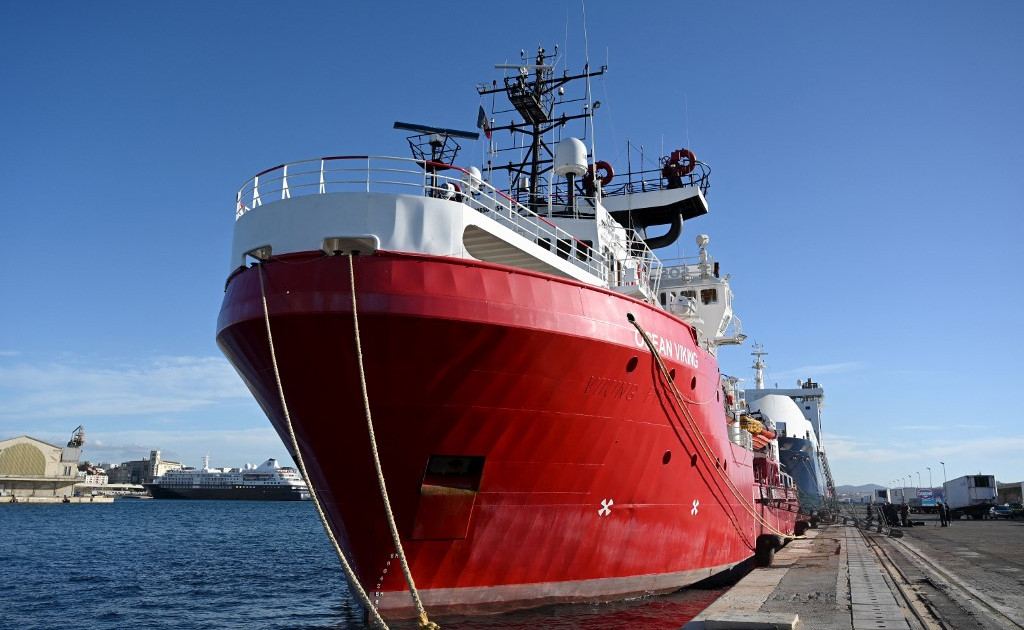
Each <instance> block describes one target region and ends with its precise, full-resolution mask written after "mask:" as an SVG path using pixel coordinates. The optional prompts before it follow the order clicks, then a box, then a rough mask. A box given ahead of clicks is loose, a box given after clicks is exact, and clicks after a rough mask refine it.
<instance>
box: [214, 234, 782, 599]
mask: <svg viewBox="0 0 1024 630" xmlns="http://www.w3.org/2000/svg"><path fill="white" fill-rule="evenodd" d="M353 260H354V266H355V285H356V295H357V298H356V300H357V304H356V306H357V309H358V325H359V330H360V340H361V343H362V353H363V362H364V368H365V379H366V388H367V393H368V400H369V407H370V409H371V411H372V418H373V426H374V431H375V434H376V437H377V442H378V447H379V452H380V459H381V465H382V468H383V472H384V477H385V479H386V483H387V489H388V493H389V495H390V500H391V504H392V509H393V512H394V517H395V521H396V523H397V528H398V532H399V534H400V536H401V539H402V544H403V547H404V549H405V553H406V555H407V557H408V560H409V563H410V566H411V571H412V575H413V577H414V579H415V581H416V586H417V588H418V589H419V592H420V596H421V597H422V599H423V602H424V604H425V605H426V608H427V610H428V611H431V612H435V611H445V612H474V611H483V610H502V609H512V608H518V607H526V606H533V605H539V604H544V603H552V602H566V601H580V600H600V599H610V598H616V597H625V596H631V595H637V594H642V593H654V592H665V591H670V590H674V589H677V588H680V587H682V586H685V585H688V584H692V583H694V582H697V581H699V580H701V579H704V578H707V577H709V576H712V575H714V574H716V573H719V572H721V571H724V570H727V569H729V568H731V567H734V566H735V565H737V564H739V563H741V562H743V561H745V560H747V559H749V558H750V557H751V556H752V555H753V554H754V549H755V546H756V545H757V544H758V541H759V539H760V538H761V537H762V536H764V535H769V534H771V533H773V530H779V531H782V532H784V533H787V534H788V533H790V532H792V531H793V526H794V519H795V512H796V507H795V493H792V491H790V492H791V494H792V495H793V496H792V497H790V499H791V500H788V499H787V498H786V497H787V495H785V494H782V495H781V496H782V497H783V498H782V499H781V500H780V499H779V497H780V494H779V490H778V489H775V490H774V494H773V493H772V491H770V490H769V489H768V488H767V487H765V486H763V485H761V484H758V483H755V465H754V455H753V454H752V453H751V451H749V450H747V449H745V448H742V447H740V446H737V445H735V444H733V443H732V442H730V440H729V438H728V431H727V422H726V416H725V412H724V408H723V403H722V401H721V396H722V394H721V384H720V376H719V372H718V367H717V364H716V361H715V359H714V358H713V357H712V356H710V355H709V354H707V353H706V352H705V351H703V350H702V349H700V348H699V347H698V346H697V344H696V340H695V337H694V334H693V332H692V331H691V329H690V328H689V327H688V326H687V325H686V324H685V323H683V322H682V321H680V320H679V319H677V318H675V317H673V316H672V315H670V314H667V313H665V312H664V311H662V310H660V309H658V308H655V307H653V306H651V305H648V304H645V303H642V302H639V301H636V300H633V299H630V298H627V297H623V296H621V295H619V294H616V293H614V292H611V291H606V290H603V289H598V288H594V287H591V286H587V285H584V284H580V283H577V282H573V281H569V280H563V279H558V278H554V277H551V276H547V275H542V274H536V273H531V272H527V271H522V270H517V269H511V268H508V267H503V266H498V265H491V264H486V263H480V262H476V261H469V260H461V259H453V258H439V257H430V256H419V255H406V254H395V253H386V252H377V253H375V254H373V255H367V256H357V257H355V258H354V259H353ZM261 273H262V274H263V284H264V288H263V289H262V290H261V283H260V274H261ZM263 294H265V295H266V300H267V305H268V309H269V313H270V327H271V332H272V339H273V346H274V350H275V355H276V361H277V365H278V368H279V371H280V375H281V376H280V378H281V383H282V386H283V391H284V398H285V404H286V405H287V408H288V412H289V416H290V418H291V422H292V424H293V426H294V430H295V433H296V435H297V440H298V444H299V448H300V449H301V451H302V455H303V457H304V458H305V461H306V464H307V472H308V475H309V477H310V479H309V480H308V481H309V482H310V484H311V485H312V486H314V487H315V489H316V491H317V493H318V495H319V498H320V500H321V502H322V504H323V506H324V509H325V511H326V513H327V516H328V520H329V522H330V524H331V528H332V530H333V531H334V533H335V534H336V536H337V538H338V540H339V541H340V543H341V545H342V548H343V550H344V551H345V553H346V556H347V557H348V558H349V559H350V560H351V561H352V563H353V565H354V568H355V570H356V573H357V575H358V577H359V580H360V582H361V583H362V584H363V586H364V588H366V590H367V592H368V593H370V594H371V599H372V600H374V602H375V604H376V605H377V606H378V607H379V608H380V609H381V610H382V611H383V612H384V613H385V614H386V615H389V616H410V615H412V614H414V610H413V606H412V600H411V598H410V596H409V594H408V592H407V590H406V588H407V587H406V584H405V581H404V579H403V575H402V571H401V570H400V567H399V566H398V561H397V560H396V559H395V557H394V554H395V551H396V550H395V548H394V544H393V542H392V539H391V536H390V534H389V532H388V525H387V521H386V516H385V510H384V506H383V502H382V499H381V498H380V494H379V490H378V485H377V481H376V475H375V471H374V465H373V460H372V457H371V450H370V442H369V434H368V430H367V427H366V419H365V413H364V406H363V397H362V393H361V387H360V376H359V368H358V362H357V356H356V347H355V332H354V323H355V322H354V320H353V316H352V312H353V309H352V299H351V285H350V282H349V259H348V257H346V256H331V257H327V256H323V254H322V253H320V252H315V253H310V254H307V255H299V256H291V257H288V258H285V259H281V260H277V261H274V262H270V263H266V264H264V265H262V271H261V269H260V268H259V267H251V268H248V269H244V270H240V271H239V272H237V273H236V274H234V275H233V276H232V277H231V279H230V280H229V282H228V286H227V289H226V295H225V298H224V304H223V307H222V310H221V313H220V318H219V322H218V333H217V340H218V344H219V345H220V347H221V349H222V350H223V352H224V353H225V354H226V356H227V357H228V358H229V359H230V360H231V362H232V363H233V364H234V366H235V367H236V369H237V370H238V371H239V373H240V374H241V375H242V377H243V378H244V379H245V381H246V383H247V385H248V386H249V388H250V389H251V391H252V392H253V394H254V395H255V396H256V398H257V400H258V402H259V404H260V405H261V406H262V408H263V409H264V411H265V412H266V413H267V415H268V417H269V418H270V420H271V422H272V423H273V425H274V427H275V429H276V430H277V432H278V434H279V435H280V436H281V437H282V440H283V441H284V442H285V444H288V445H290V444H291V438H290V437H289V431H288V427H287V424H286V420H285V415H284V413H283V408H282V403H281V399H280V396H279V394H278V389H277V382H276V379H275V376H274V369H273V363H272V358H271V351H270V344H269V343H268V337H267V333H266V324H265V320H264V311H263V302H262V299H261V296H262V295H263ZM628 314H632V315H633V316H635V318H636V320H637V321H638V322H639V323H640V324H641V325H642V326H643V327H644V329H645V330H646V331H648V332H649V333H651V335H652V339H653V340H654V341H655V343H656V344H657V346H658V348H659V354H661V355H662V358H663V359H664V360H665V363H666V365H667V367H668V368H669V369H671V370H673V371H674V375H675V376H674V383H675V386H676V387H677V388H678V391H679V392H680V393H681V394H682V395H683V396H684V397H685V398H686V399H688V400H690V401H694V403H695V404H689V405H687V408H688V410H689V412H690V413H691V414H692V415H693V418H694V421H695V422H696V424H697V425H698V426H699V427H700V432H701V435H700V436H697V435H694V432H693V431H691V430H690V429H689V428H688V425H687V422H686V420H685V419H684V418H683V414H682V412H681V411H680V409H679V407H678V405H677V403H676V402H675V401H674V400H673V395H672V393H671V391H670V389H669V388H667V387H666V385H665V384H664V382H663V381H662V380H661V379H660V376H659V374H658V372H657V367H656V365H655V362H654V360H653V357H652V355H651V353H650V352H649V351H648V349H647V347H646V346H645V345H644V344H643V341H642V338H641V337H640V336H639V334H638V332H637V330H636V329H635V328H634V327H633V326H632V325H631V324H630V322H629V321H628V319H627V315H628ZM701 440H704V441H706V444H707V445H709V446H710V449H711V451H712V452H713V457H708V456H707V454H706V453H705V451H704V450H703V449H702V445H701V443H700V442H701ZM293 457H294V453H293ZM726 478H727V479H726ZM730 483H731V484H732V485H734V486H735V488H738V489H739V494H738V496H737V494H735V493H734V492H732V491H730V489H729V485H730ZM763 497H774V499H764V498H763ZM754 513H757V514H759V515H761V516H762V517H763V518H764V519H765V520H766V521H767V522H768V524H769V525H770V526H771V527H770V528H765V527H764V525H763V523H759V522H758V519H756V518H755V517H754Z"/></svg>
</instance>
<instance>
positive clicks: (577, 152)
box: [555, 138, 587, 177]
mask: <svg viewBox="0 0 1024 630" xmlns="http://www.w3.org/2000/svg"><path fill="white" fill-rule="evenodd" d="M586 172H587V147H586V145H584V144H583V141H582V140H580V139H579V138H566V139H565V140H562V141H561V142H559V143H558V146H557V147H555V175H560V176H562V177H565V176H566V175H569V174H572V175H584V174H585V173H586Z"/></svg>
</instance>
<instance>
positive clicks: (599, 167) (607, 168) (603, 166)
mask: <svg viewBox="0 0 1024 630" xmlns="http://www.w3.org/2000/svg"><path fill="white" fill-rule="evenodd" d="M597 171H604V175H602V176H601V188H604V187H605V186H607V185H608V184H610V183H611V182H612V178H613V177H615V171H614V170H612V165H611V164H609V163H608V162H605V161H604V160H599V161H597V162H595V163H593V164H591V165H590V168H589V169H588V170H587V174H586V175H584V176H583V186H584V188H593V187H594V177H595V176H596V175H597Z"/></svg>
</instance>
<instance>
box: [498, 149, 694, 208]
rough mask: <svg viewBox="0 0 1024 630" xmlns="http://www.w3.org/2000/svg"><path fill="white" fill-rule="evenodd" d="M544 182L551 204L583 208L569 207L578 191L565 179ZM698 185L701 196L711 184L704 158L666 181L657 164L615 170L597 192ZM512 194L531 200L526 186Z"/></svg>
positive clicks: (625, 192) (623, 192)
mask: <svg viewBox="0 0 1024 630" xmlns="http://www.w3.org/2000/svg"><path fill="white" fill-rule="evenodd" d="M541 184H546V187H547V189H548V190H549V191H550V195H549V198H550V201H551V203H552V205H553V206H555V207H560V209H561V210H563V211H569V210H575V211H580V212H585V208H569V207H568V206H569V204H568V200H569V199H571V198H579V197H581V195H580V194H579V193H578V192H576V191H573V194H572V195H570V194H569V184H568V182H567V181H566V180H557V181H555V182H554V183H547V182H541ZM687 187H697V188H700V191H701V193H703V194H704V195H705V196H707V194H708V189H709V188H710V187H711V167H710V166H708V165H707V164H705V163H704V162H699V161H698V162H697V163H696V165H695V167H694V169H693V171H691V172H690V173H689V174H687V175H683V176H681V177H679V178H676V179H675V180H674V181H670V180H669V179H667V178H666V177H665V176H664V175H662V172H661V169H660V168H655V169H646V170H640V171H633V170H630V171H627V172H626V173H622V174H618V173H617V174H615V175H614V176H613V177H612V180H611V181H610V182H609V183H608V185H607V186H604V187H602V189H601V194H602V195H603V196H604V197H615V196H617V195H630V194H635V193H644V192H653V191H656V190H669V189H673V188H687ZM593 195H594V191H593V189H591V190H589V191H587V190H586V189H585V188H584V193H583V195H582V196H583V197H588V196H593ZM512 196H513V197H514V198H515V199H516V201H518V202H520V203H523V204H528V203H530V202H531V192H530V190H529V189H528V188H527V187H520V188H518V189H516V190H515V191H513V194H512Z"/></svg>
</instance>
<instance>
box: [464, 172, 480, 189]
mask: <svg viewBox="0 0 1024 630" xmlns="http://www.w3.org/2000/svg"><path fill="white" fill-rule="evenodd" d="M468 170H469V172H468V173H463V175H462V183H463V184H465V185H466V189H467V191H468V192H469V193H470V194H473V193H476V192H477V191H479V190H480V181H481V175H480V169H478V168H477V167H475V166H470V167H469V169H468Z"/></svg>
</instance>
